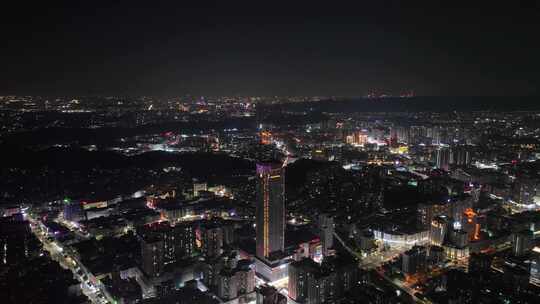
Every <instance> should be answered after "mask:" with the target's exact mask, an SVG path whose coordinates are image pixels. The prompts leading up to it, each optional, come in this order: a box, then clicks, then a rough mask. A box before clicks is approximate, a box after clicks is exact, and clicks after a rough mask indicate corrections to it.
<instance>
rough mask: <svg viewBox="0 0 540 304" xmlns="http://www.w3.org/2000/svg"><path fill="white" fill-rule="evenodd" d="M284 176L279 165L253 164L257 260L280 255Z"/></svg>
mask: <svg viewBox="0 0 540 304" xmlns="http://www.w3.org/2000/svg"><path fill="white" fill-rule="evenodd" d="M283 174H284V172H283V167H282V165H281V164H280V163H259V164H257V176H258V182H257V257H259V258H261V259H268V258H269V257H270V255H271V254H272V253H277V252H282V251H283V247H284V233H285V202H284V199H285V194H284V180H285V177H284V175H283Z"/></svg>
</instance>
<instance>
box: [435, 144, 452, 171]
mask: <svg viewBox="0 0 540 304" xmlns="http://www.w3.org/2000/svg"><path fill="white" fill-rule="evenodd" d="M436 156H437V159H436V165H437V169H441V170H445V171H448V170H449V165H450V149H449V148H440V149H439V150H437V155H436Z"/></svg>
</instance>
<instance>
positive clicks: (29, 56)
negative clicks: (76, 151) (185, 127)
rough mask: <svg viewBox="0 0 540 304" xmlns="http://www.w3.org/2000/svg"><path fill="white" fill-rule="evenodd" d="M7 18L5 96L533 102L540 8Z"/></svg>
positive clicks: (377, 7)
mask: <svg viewBox="0 0 540 304" xmlns="http://www.w3.org/2000/svg"><path fill="white" fill-rule="evenodd" d="M473 5H474V7H470V6H462V7H459V6H453V7H448V6H438V5H436V4H435V5H434V4H430V5H428V6H422V7H418V6H417V7H415V6H413V5H411V6H405V5H402V4H399V3H398V2H397V1H382V3H381V2H378V3H368V4H365V3H363V4H356V5H355V6H352V7H351V6H349V7H345V6H340V5H337V6H333V7H330V6H328V5H319V4H318V3H316V2H308V3H298V2H295V3H294V4H288V5H273V6H267V7H257V6H255V5H253V4H247V3H239V2H236V3H210V4H190V5H186V4H178V3H169V4H168V5H164V4H161V5H160V4H158V5H154V6H151V5H150V4H146V3H141V2H133V1H130V2H124V1H119V2H116V3H113V4H111V3H91V4H79V3H77V4H73V3H68V4H66V5H63V6H62V7H54V6H51V5H50V4H48V3H47V4H33V5H31V6H28V5H27V6H21V5H18V6H17V7H7V8H6V10H5V17H4V19H3V21H4V23H5V24H4V26H3V27H2V29H0V33H1V34H2V36H3V37H4V41H6V43H5V46H3V47H2V49H1V50H0V64H1V66H2V67H3V72H2V76H0V94H2V95H10V94H18V95H158V96H166V95H174V96H178V95H185V94H192V95H212V96H228V95H246V96H261V95H262V96H275V95H277V96H363V95H366V94H368V93H370V92H380V93H381V94H384V93H385V94H392V95H399V94H400V93H401V92H405V91H411V90H412V91H414V92H415V94H416V95H419V96H447V95H465V96H469V95H474V96H487V95H494V96H513V95H527V96H528V95H538V94H540V92H539V89H538V88H539V87H540V85H539V84H540V76H539V74H538V73H537V71H538V70H540V69H539V68H540V58H539V57H538V56H537V54H538V53H539V51H540V42H539V40H538V39H535V38H536V36H537V33H538V31H539V28H540V26H539V21H538V20H540V13H539V9H538V4H536V3H533V2H526V1H519V2H517V3H512V4H507V5H506V6H500V5H497V4H494V3H489V4H483V3H475V4H473Z"/></svg>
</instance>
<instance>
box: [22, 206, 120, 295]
mask: <svg viewBox="0 0 540 304" xmlns="http://www.w3.org/2000/svg"><path fill="white" fill-rule="evenodd" d="M26 217H27V219H28V221H29V222H30V228H31V230H32V233H33V234H34V235H35V236H36V238H37V239H38V240H39V241H40V242H41V244H42V245H43V249H45V250H47V252H49V254H50V256H51V258H52V259H53V260H55V261H56V262H58V263H59V264H60V266H61V267H62V268H64V269H69V270H71V272H73V276H74V277H75V278H76V279H77V280H78V281H79V282H80V283H81V290H82V292H83V294H84V295H85V296H86V297H88V299H89V300H90V301H91V302H92V303H96V304H107V303H114V300H113V299H112V298H111V296H110V294H109V293H108V292H107V290H106V288H105V286H103V284H101V282H99V281H98V282H96V283H95V284H94V283H93V282H91V281H90V278H91V277H93V275H92V273H91V272H89V271H88V269H87V268H86V267H84V265H83V264H82V263H80V261H78V259H77V257H76V256H75V255H74V254H73V252H72V251H71V249H70V248H69V247H64V246H62V244H61V243H59V242H57V241H56V240H54V239H52V238H50V237H47V235H46V232H45V231H43V230H42V229H41V225H42V223H41V221H39V220H37V219H35V218H34V217H33V216H32V215H31V214H27V215H26Z"/></svg>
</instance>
